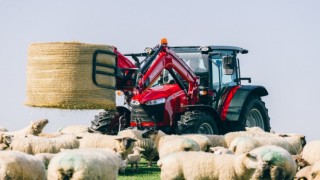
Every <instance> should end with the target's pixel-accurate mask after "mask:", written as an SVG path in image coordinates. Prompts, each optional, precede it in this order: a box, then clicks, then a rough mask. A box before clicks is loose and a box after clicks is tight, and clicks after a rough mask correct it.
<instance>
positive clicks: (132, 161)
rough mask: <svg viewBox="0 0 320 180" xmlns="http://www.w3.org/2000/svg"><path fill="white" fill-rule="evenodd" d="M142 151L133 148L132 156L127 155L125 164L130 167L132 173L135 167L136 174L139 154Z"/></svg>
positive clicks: (141, 149)
mask: <svg viewBox="0 0 320 180" xmlns="http://www.w3.org/2000/svg"><path fill="white" fill-rule="evenodd" d="M143 151H144V149H143V148H140V147H134V148H133V154H129V155H128V157H127V159H126V163H127V164H130V165H131V170H132V171H134V169H133V166H134V165H135V171H136V172H138V166H139V162H140V160H141V156H142V155H141V154H140V153H141V152H143Z"/></svg>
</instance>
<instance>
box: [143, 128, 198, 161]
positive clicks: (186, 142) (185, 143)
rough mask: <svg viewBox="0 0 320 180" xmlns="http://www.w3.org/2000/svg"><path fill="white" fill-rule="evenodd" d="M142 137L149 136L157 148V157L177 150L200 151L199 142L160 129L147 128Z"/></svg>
mask: <svg viewBox="0 0 320 180" xmlns="http://www.w3.org/2000/svg"><path fill="white" fill-rule="evenodd" d="M142 137H143V138H150V139H151V140H152V141H153V142H154V145H155V149H157V150H158V153H159V158H160V159H161V158H162V157H164V156H166V155H168V154H170V153H173V152H178V151H200V146H199V144H198V143H197V142H196V141H194V140H192V139H189V138H186V137H182V136H177V135H167V134H165V133H164V132H163V131H161V130H158V131H157V130H149V131H147V132H145V133H143V134H142Z"/></svg>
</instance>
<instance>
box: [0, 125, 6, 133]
mask: <svg viewBox="0 0 320 180" xmlns="http://www.w3.org/2000/svg"><path fill="white" fill-rule="evenodd" d="M0 132H8V129H7V128H4V127H1V126H0Z"/></svg>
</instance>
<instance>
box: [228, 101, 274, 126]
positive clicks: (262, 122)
mask: <svg viewBox="0 0 320 180" xmlns="http://www.w3.org/2000/svg"><path fill="white" fill-rule="evenodd" d="M255 126H256V127H260V128H261V129H263V130H265V131H267V132H270V118H269V115H268V109H267V108H266V107H265V103H264V102H263V101H262V100H261V97H259V96H256V95H250V96H249V97H248V98H247V100H246V101H245V103H244V105H243V107H242V110H241V113H240V117H239V121H238V122H236V123H235V124H234V127H231V129H232V130H233V131H243V130H245V127H255Z"/></svg>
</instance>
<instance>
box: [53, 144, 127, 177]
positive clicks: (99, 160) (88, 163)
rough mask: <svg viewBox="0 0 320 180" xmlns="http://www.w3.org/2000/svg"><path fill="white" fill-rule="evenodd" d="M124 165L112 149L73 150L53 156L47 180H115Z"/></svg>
mask: <svg viewBox="0 0 320 180" xmlns="http://www.w3.org/2000/svg"><path fill="white" fill-rule="evenodd" d="M125 166H126V164H125V163H124V162H123V160H122V158H121V156H120V155H119V154H117V153H116V152H114V151H113V150H112V149H107V148H105V149H100V148H89V149H85V148H84V149H73V150H67V151H62V152H60V153H58V154H57V155H56V156H54V157H53V158H52V159H51V161H50V163H49V166H48V180H57V179H61V180H62V179H105V180H115V179H117V177H118V173H119V170H121V169H122V168H124V167H125Z"/></svg>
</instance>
